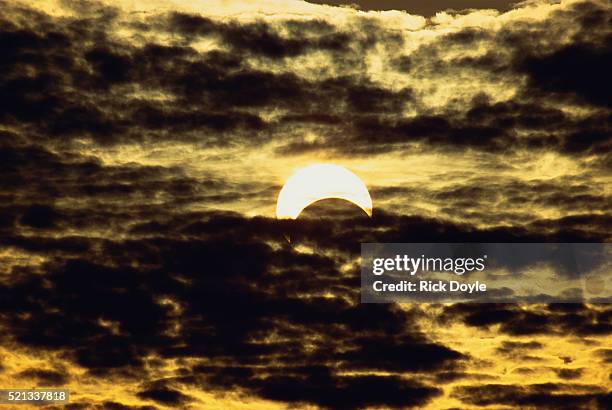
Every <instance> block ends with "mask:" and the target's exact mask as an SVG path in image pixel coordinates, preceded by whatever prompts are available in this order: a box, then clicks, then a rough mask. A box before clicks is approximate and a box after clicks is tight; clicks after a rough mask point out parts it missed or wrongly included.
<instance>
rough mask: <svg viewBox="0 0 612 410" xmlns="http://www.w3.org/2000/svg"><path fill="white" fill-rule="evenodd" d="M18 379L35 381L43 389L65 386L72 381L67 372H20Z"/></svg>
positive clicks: (29, 370) (38, 370)
mask: <svg viewBox="0 0 612 410" xmlns="http://www.w3.org/2000/svg"><path fill="white" fill-rule="evenodd" d="M17 377H19V378H22V379H30V380H34V381H36V383H37V385H38V386H41V387H47V386H63V385H65V384H66V383H68V381H69V380H70V376H69V375H68V374H67V372H66V371H65V370H63V371H58V370H42V369H27V370H24V371H22V372H20V373H19V374H18V375H17Z"/></svg>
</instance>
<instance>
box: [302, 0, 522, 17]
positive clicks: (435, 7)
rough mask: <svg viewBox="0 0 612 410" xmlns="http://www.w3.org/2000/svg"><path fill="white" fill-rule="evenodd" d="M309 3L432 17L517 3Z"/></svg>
mask: <svg viewBox="0 0 612 410" xmlns="http://www.w3.org/2000/svg"><path fill="white" fill-rule="evenodd" d="M309 2H310V3H316V4H328V5H332V6H345V7H348V6H350V7H357V8H359V9H362V10H403V11H407V12H408V13H410V14H420V15H423V16H427V17H430V16H433V15H435V14H436V13H438V12H440V11H445V10H464V9H497V10H500V11H507V10H509V9H511V8H512V5H513V4H515V3H517V2H516V1H513V0H469V1H462V2H460V3H459V4H457V2H456V1H448V0H436V1H429V2H426V3H424V2H418V1H408V2H406V1H403V0H309Z"/></svg>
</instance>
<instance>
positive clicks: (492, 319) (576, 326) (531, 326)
mask: <svg viewBox="0 0 612 410" xmlns="http://www.w3.org/2000/svg"><path fill="white" fill-rule="evenodd" d="M604 306H605V305H604ZM610 314H611V310H610V309H609V308H607V307H603V308H601V309H600V308H596V307H590V306H588V305H581V304H571V305H566V306H564V305H555V304H551V305H548V306H547V307H541V308H540V307H533V308H532V309H522V308H521V307H520V306H517V305H503V304H502V305H495V306H494V307H491V306H489V307H488V309H486V310H482V309H481V308H480V306H478V305H471V304H457V305H453V306H449V307H448V308H446V309H445V313H444V315H443V316H442V318H443V320H461V321H463V322H464V323H465V324H467V325H468V326H473V327H480V328H489V327H491V326H495V325H499V331H500V332H502V333H506V334H510V335H514V336H526V335H537V334H549V335H550V334H554V335H576V336H588V335H605V334H609V333H610V332H611V331H612V322H610Z"/></svg>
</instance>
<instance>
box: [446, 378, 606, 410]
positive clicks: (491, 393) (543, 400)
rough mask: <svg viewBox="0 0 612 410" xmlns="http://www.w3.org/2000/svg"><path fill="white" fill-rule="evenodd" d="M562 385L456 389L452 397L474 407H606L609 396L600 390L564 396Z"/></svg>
mask: <svg viewBox="0 0 612 410" xmlns="http://www.w3.org/2000/svg"><path fill="white" fill-rule="evenodd" d="M563 387H564V386H563V385H558V384H554V383H545V384H532V385H526V386H523V385H503V384H487V385H482V386H462V387H457V388H455V390H454V392H453V396H455V397H457V398H459V399H460V400H461V401H462V402H464V403H466V404H469V405H476V406H491V405H492V406H495V405H497V406H512V407H537V408H542V409H581V408H585V409H586V408H607V407H609V405H610V403H611V399H612V396H611V395H610V393H605V392H602V391H601V390H600V389H599V388H594V389H589V390H591V391H588V390H587V391H586V392H581V391H576V392H573V393H564V392H563V390H564V389H563Z"/></svg>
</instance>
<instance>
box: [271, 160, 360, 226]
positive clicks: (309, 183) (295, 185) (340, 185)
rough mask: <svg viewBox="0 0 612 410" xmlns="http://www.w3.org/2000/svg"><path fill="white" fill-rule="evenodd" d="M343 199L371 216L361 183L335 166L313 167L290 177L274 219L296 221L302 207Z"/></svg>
mask: <svg viewBox="0 0 612 410" xmlns="http://www.w3.org/2000/svg"><path fill="white" fill-rule="evenodd" d="M331 198H336V199H344V200H346V201H349V202H351V203H353V204H355V205H357V206H358V207H359V208H361V209H362V210H363V211H364V212H365V213H366V214H367V215H368V216H372V198H371V197H370V193H369V192H368V188H367V187H366V185H365V184H364V183H363V181H362V180H361V179H360V178H359V177H358V176H357V175H355V174H354V173H352V172H351V171H349V170H348V169H346V168H344V167H341V166H339V165H334V164H313V165H308V166H306V167H304V168H300V169H298V170H296V171H295V173H294V174H293V175H291V176H290V177H289V178H288V179H287V181H286V182H285V185H284V186H283V188H282V189H281V191H280V193H279V194H278V201H277V203H276V217H277V218H278V219H296V218H297V217H298V216H299V215H300V213H301V212H302V211H303V210H304V208H306V207H308V206H309V205H311V204H312V203H314V202H317V201H320V200H322V199H331Z"/></svg>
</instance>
